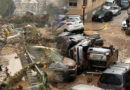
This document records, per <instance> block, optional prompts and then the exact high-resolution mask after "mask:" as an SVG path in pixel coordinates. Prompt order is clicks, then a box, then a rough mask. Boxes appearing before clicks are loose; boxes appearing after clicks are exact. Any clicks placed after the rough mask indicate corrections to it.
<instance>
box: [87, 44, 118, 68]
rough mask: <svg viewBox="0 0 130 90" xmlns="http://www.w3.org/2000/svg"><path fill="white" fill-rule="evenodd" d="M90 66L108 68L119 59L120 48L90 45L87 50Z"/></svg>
mask: <svg viewBox="0 0 130 90" xmlns="http://www.w3.org/2000/svg"><path fill="white" fill-rule="evenodd" d="M87 59H88V63H89V67H97V68H107V67H109V66H110V65H111V64H115V63H116V62H117V60H118V49H115V48H114V47H113V46H112V45H110V47H89V48H88V51H87Z"/></svg>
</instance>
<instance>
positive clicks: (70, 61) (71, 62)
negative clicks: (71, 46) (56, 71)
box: [62, 57, 76, 66]
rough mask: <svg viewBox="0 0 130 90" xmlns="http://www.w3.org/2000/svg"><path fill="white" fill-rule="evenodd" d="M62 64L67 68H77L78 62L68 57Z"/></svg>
mask: <svg viewBox="0 0 130 90" xmlns="http://www.w3.org/2000/svg"><path fill="white" fill-rule="evenodd" d="M62 63H63V64H64V65H67V66H75V65H76V62H75V61H74V60H72V59H70V58H67V57H64V59H63V60H62Z"/></svg>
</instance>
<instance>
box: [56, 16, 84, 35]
mask: <svg viewBox="0 0 130 90" xmlns="http://www.w3.org/2000/svg"><path fill="white" fill-rule="evenodd" d="M61 24H62V26H61V27H60V28H59V29H58V30H57V31H58V32H63V31H65V32H76V33H83V31H84V25H83V22H82V20H81V17H80V15H68V16H66V19H65V20H64V21H62V22H61Z"/></svg>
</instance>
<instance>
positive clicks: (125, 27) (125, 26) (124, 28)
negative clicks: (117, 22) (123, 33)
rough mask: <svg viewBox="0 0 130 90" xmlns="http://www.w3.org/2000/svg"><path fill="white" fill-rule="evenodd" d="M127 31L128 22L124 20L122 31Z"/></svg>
mask: <svg viewBox="0 0 130 90" xmlns="http://www.w3.org/2000/svg"><path fill="white" fill-rule="evenodd" d="M126 29H127V25H126V20H124V21H123V22H122V24H121V30H126Z"/></svg>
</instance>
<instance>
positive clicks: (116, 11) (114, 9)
mask: <svg viewBox="0 0 130 90" xmlns="http://www.w3.org/2000/svg"><path fill="white" fill-rule="evenodd" d="M107 10H108V11H111V12H112V13H113V15H119V14H121V7H119V6H117V5H112V6H111V7H110V8H109V9H107Z"/></svg>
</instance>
